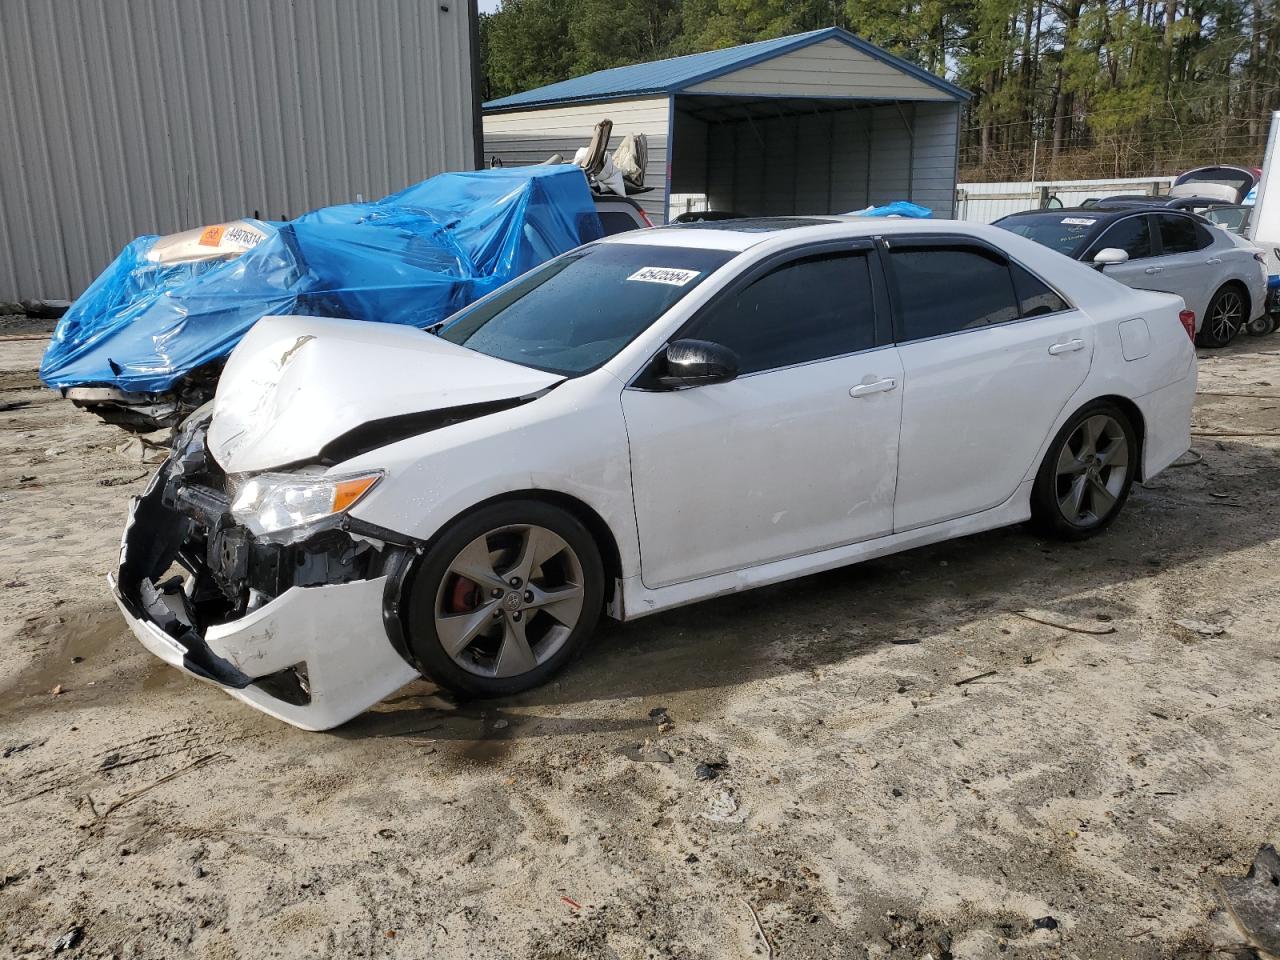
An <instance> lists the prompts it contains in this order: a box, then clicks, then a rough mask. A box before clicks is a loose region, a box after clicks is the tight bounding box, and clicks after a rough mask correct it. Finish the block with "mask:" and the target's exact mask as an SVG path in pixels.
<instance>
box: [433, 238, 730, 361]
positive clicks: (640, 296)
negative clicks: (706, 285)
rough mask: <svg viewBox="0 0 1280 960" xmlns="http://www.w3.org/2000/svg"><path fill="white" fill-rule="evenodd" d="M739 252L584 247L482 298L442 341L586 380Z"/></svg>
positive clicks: (452, 323) (602, 245)
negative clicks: (585, 376) (585, 374)
mask: <svg viewBox="0 0 1280 960" xmlns="http://www.w3.org/2000/svg"><path fill="white" fill-rule="evenodd" d="M736 255H737V254H735V253H734V252H732V251H727V250H697V249H689V248H685V247H667V246H647V245H641V244H633V243H596V244H592V245H590V246H587V247H580V248H579V249H577V250H574V251H571V252H570V253H566V254H565V255H564V256H561V257H557V258H556V259H555V260H552V261H551V262H549V263H545V264H543V265H542V266H540V267H536V268H535V269H533V270H531V271H529V272H528V273H526V274H525V275H524V276H523V277H520V278H519V279H518V280H513V281H512V282H511V283H509V284H507V285H506V286H505V287H502V288H501V289H500V290H498V291H497V292H496V293H495V294H493V295H492V296H490V297H486V298H485V299H483V300H480V301H477V302H476V303H475V304H474V305H473V306H471V307H468V308H467V309H465V310H463V311H462V312H461V313H459V314H457V315H456V316H455V317H454V318H453V319H451V320H450V321H449V322H448V323H447V324H446V325H445V326H444V327H443V328H442V329H441V330H440V337H441V339H443V340H448V341H449V342H450V343H456V344H459V345H460V346H464V347H468V348H469V349H471V350H475V351H476V352H477V353H483V354H487V355H488V356H491V357H497V358H498V359H500V360H509V361H511V362H512V363H519V364H523V365H524V366H527V367H533V368H535V369H538V370H546V371H547V372H549V373H559V374H563V375H564V376H567V377H575V376H580V375H581V374H584V373H588V372H590V371H591V370H594V369H596V368H597V367H599V366H600V365H601V364H604V363H607V362H608V361H609V360H611V359H613V357H614V356H615V355H616V354H617V353H618V351H619V350H621V349H622V348H623V347H625V346H626V345H627V344H629V343H630V342H631V341H632V340H634V339H635V338H636V337H637V336H639V335H640V334H641V333H642V332H643V331H644V330H646V329H647V328H648V327H649V326H650V325H651V324H652V323H653V322H654V321H655V320H657V319H658V318H659V317H661V316H662V315H663V314H664V313H666V312H667V311H668V310H670V309H671V307H672V306H674V305H675V304H676V303H677V302H678V301H679V300H681V299H682V298H683V297H685V296H687V295H688V294H689V292H690V291H692V290H693V289H694V288H695V287H697V286H698V285H699V284H701V283H702V282H703V281H704V280H706V278H707V277H708V276H710V275H711V273H713V272H714V271H715V270H716V269H718V268H719V267H721V266H723V265H724V264H725V263H727V262H728V261H729V260H730V259H732V258H733V257H734V256H736Z"/></svg>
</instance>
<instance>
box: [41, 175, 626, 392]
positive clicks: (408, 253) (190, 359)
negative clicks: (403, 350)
mask: <svg viewBox="0 0 1280 960" xmlns="http://www.w3.org/2000/svg"><path fill="white" fill-rule="evenodd" d="M240 223H241V224H242V225H243V226H244V235H246V236H250V237H252V236H254V235H255V234H254V231H257V232H259V233H260V234H262V235H265V236H264V238H263V239H262V240H261V241H260V242H258V243H257V244H256V246H252V247H251V248H250V249H248V250H246V251H245V252H244V253H241V254H240V255H239V256H235V257H234V258H232V259H220V260H203V261H198V262H186V263H157V262H154V258H150V259H149V258H148V254H149V253H151V252H152V250H153V248H154V247H155V245H156V244H157V242H159V241H161V240H162V239H163V238H160V237H154V236H147V237H139V238H138V239H137V240H134V241H133V242H132V243H130V244H129V245H128V246H127V247H125V249H124V251H123V252H122V253H121V254H120V256H119V257H117V258H116V260H115V261H114V262H113V263H112V264H111V265H110V266H109V267H107V269H106V270H105V271H103V273H102V275H101V276H99V277H98V279H97V280H95V281H94V282H93V284H92V285H91V286H90V287H89V289H88V290H86V291H85V292H84V294H82V295H81V296H80V298H79V299H78V300H76V302H75V303H74V304H72V305H71V309H70V310H68V311H67V312H66V314H65V315H64V316H63V318H62V320H61V321H60V322H59V323H58V326H57V329H56V330H55V331H54V334H53V341H52V342H51V343H50V344H49V349H48V350H47V351H45V355H44V359H43V361H42V362H41V364H40V379H42V380H43V381H44V382H45V383H46V384H48V385H49V386H50V387H55V388H61V387H73V386H87V385H91V384H92V385H99V384H106V385H111V386H115V387H118V388H120V389H122V390H127V391H130V392H147V393H149V392H157V393H158V392H163V391H166V390H169V389H170V388H172V387H173V386H174V384H175V383H176V382H177V381H179V380H180V379H181V378H182V377H183V376H184V375H186V374H188V373H190V372H191V371H193V370H195V369H197V368H199V367H202V366H204V365H205V364H208V363H210V362H212V361H215V360H219V359H221V358H223V357H225V356H226V355H227V354H229V353H230V352H231V350H232V348H233V347H234V346H235V345H236V344H237V343H238V342H239V341H240V338H241V337H243V336H244V334H245V333H246V332H247V331H248V330H249V328H250V327H251V326H253V324H254V323H255V322H256V321H257V320H259V319H261V318H262V317H266V316H272V315H279V314H306V315H314V316H339V317H351V318H354V319H357V320H378V321H383V322H387V323H404V324H410V325H412V326H416V327H427V326H430V325H431V324H433V323H436V322H437V321H440V320H443V319H444V318H445V317H447V316H449V315H450V314H452V313H453V312H454V311H456V310H458V309H460V308H462V307H464V306H466V305H467V304H468V303H471V302H472V301H473V300H476V299H478V298H479V297H482V296H484V295H485V294H486V293H488V292H489V291H491V290H494V289H496V288H497V287H499V286H501V285H502V284H504V283H506V282H507V281H508V280H510V279H512V278H514V277H517V276H519V275H520V274H522V273H524V272H525V271H527V270H529V269H531V268H533V267H535V266H537V265H538V264H539V263H542V262H544V261H546V260H549V259H550V258H552V257H554V256H556V255H557V254H560V253H563V252H564V251H566V250H571V249H573V248H574V247H576V246H579V245H580V244H582V243H586V242H587V241H590V240H595V239H598V238H599V237H600V236H601V229H600V220H599V217H598V216H597V215H596V210H595V204H594V203H593V201H592V199H591V193H590V190H589V189H588V187H587V181H586V177H584V176H583V173H582V171H581V170H580V169H578V168H577V167H575V166H570V165H560V166H548V167H522V168H513V169H497V170H481V171H477V172H473V173H445V174H441V175H439V176H437V177H432V178H431V179H430V180H427V181H424V182H423V183H419V184H416V185H414V186H412V187H409V188H408V189H406V190H402V191H400V192H399V193H394V194H392V195H391V196H389V197H384V198H383V199H381V200H378V201H375V202H372V203H351V204H345V205H342V206H336V207H324V208H322V209H320V210H314V211H312V212H311V213H307V214H304V215H302V216H301V217H298V218H297V219H296V220H290V221H288V222H284V223H267V222H264V221H257V220H245V221H240ZM215 229H216V228H215ZM231 229H234V227H233V228H231ZM222 235H223V234H222V232H221V231H220V232H218V233H217V234H216V236H218V237H221V236H222Z"/></svg>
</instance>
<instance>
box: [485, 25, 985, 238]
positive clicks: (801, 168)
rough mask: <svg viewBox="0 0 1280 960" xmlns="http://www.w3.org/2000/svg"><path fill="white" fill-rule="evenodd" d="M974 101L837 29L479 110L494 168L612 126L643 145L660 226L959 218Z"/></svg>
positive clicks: (616, 73) (579, 81)
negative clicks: (598, 126) (694, 216)
mask: <svg viewBox="0 0 1280 960" xmlns="http://www.w3.org/2000/svg"><path fill="white" fill-rule="evenodd" d="M968 96H969V95H968V93H967V92H966V91H964V90H962V89H960V88H959V87H957V86H955V85H953V84H951V83H948V82H947V81H946V80H943V79H942V78H940V77H936V76H934V75H933V74H931V73H929V72H928V71H926V70H923V69H921V68H920V67H918V66H916V65H914V64H911V63H908V62H907V61H905V60H902V59H901V58H899V57H895V56H893V55H892V54H890V53H888V52H887V51H884V50H881V49H880V48H879V47H876V46H875V45H873V44H870V43H868V42H867V41H865V40H863V39H861V38H859V37H856V36H854V35H853V34H851V33H849V32H848V31H846V30H841V29H839V28H837V27H831V28H828V29H825V30H816V31H813V32H811V33H803V34H797V35H795V36H790V37H781V38H778V39H776V40H764V41H761V42H759V43H751V44H745V45H743V46H739V47H731V48H729V49H726V50H713V51H710V52H707V53H699V54H693V55H691V56H687V57H677V58H674V59H671V60H660V61H655V62H651V63H642V64H636V65H634V66H629V67H615V68H613V69H610V70H601V71H598V72H596V73H592V74H588V75H586V76H582V77H576V78H574V79H572V80H565V81H562V82H560V83H554V84H550V85H548V86H545V87H539V88H537V89H535V90H529V91H526V92H524V93H519V94H514V95H512V96H509V97H503V98H502V99H499V100H491V101H489V102H488V103H486V104H485V105H484V144H485V156H486V159H487V161H488V162H490V163H492V162H493V161H494V160H499V161H501V162H502V163H504V164H507V165H511V164H522V163H540V162H542V161H543V160H546V159H547V157H549V156H551V155H552V154H554V153H559V154H561V155H563V156H565V157H566V158H568V157H572V156H573V152H574V150H576V149H577V148H578V147H579V146H582V145H584V144H585V143H586V142H587V140H588V138H589V137H590V134H591V129H592V127H593V126H594V124H595V123H596V122H597V121H598V120H601V119H603V118H606V117H607V118H609V119H610V120H612V121H613V124H614V126H613V138H614V139H613V142H612V143H611V147H616V146H617V143H618V141H620V140H621V138H622V137H624V136H626V135H627V134H629V133H644V134H646V136H647V138H648V141H649V166H648V169H647V177H646V185H652V186H653V188H654V189H653V190H651V191H650V192H648V193H645V194H642V195H640V196H637V197H636V199H637V200H639V201H640V202H641V203H642V204H643V205H644V207H645V208H646V210H647V211H648V212H649V214H650V216H651V217H653V218H654V219H655V220H658V219H661V220H664V221H665V220H667V219H669V218H671V217H674V216H676V215H678V214H680V213H683V212H685V210H686V209H701V208H707V209H712V210H725V211H732V212H735V213H739V214H744V215H748V216H765V215H780V214H816V213H843V212H847V211H850V210H858V209H862V208H863V207H866V206H868V205H871V204H880V203H888V202H890V201H893V200H910V201H913V202H915V203H919V204H922V205H924V206H927V207H930V208H931V209H932V210H933V212H934V215H935V216H939V217H949V216H951V215H952V211H953V205H954V201H955V184H956V161H957V157H958V146H959V137H960V108H961V105H962V104H963V103H964V101H965V100H966V99H968Z"/></svg>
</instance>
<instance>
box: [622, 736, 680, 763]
mask: <svg viewBox="0 0 1280 960" xmlns="http://www.w3.org/2000/svg"><path fill="white" fill-rule="evenodd" d="M618 752H619V753H620V754H622V755H623V756H624V757H626V758H627V759H628V760H636V761H639V762H641V763H670V762H671V754H669V753H667V751H665V750H662V749H660V748H658V747H655V746H654V745H653V743H652V742H651V741H649V740H646V741H645V742H644V743H629V744H627V745H626V746H622V747H619V748H618Z"/></svg>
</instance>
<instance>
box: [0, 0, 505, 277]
mask: <svg viewBox="0 0 1280 960" xmlns="http://www.w3.org/2000/svg"><path fill="white" fill-rule="evenodd" d="M477 24H478V18H477V14H476V10H475V0H437V2H433V3H422V2H420V0H368V2H363V0H362V2H360V3H352V2H350V0H306V2H304V3H299V2H296V0H166V2H163V3H155V2H143V0H57V2H51V0H2V2H0V131H3V132H2V133H0V302H6V301H11V300H18V299H21V298H33V299H36V298H51V299H61V298H69V297H73V296H76V295H78V294H79V293H80V292H81V291H83V290H84V288H85V287H86V286H87V285H88V283H89V282H90V281H91V280H93V278H94V277H95V276H97V274H98V273H99V272H101V270H102V269H103V268H104V267H105V266H106V265H107V264H108V263H109V262H110V261H111V260H112V258H113V257H115V256H116V254H117V253H118V252H119V251H120V249H121V248H122V247H123V246H124V245H125V244H126V243H128V242H129V240H131V239H132V238H133V237H135V236H138V235H140V234H148V233H157V234H165V233H172V232H174V231H177V230H185V229H189V228H191V227H196V226H200V225H202V224H206V223H216V222H219V221H222V220H227V219H232V218H235V217H240V216H246V215H248V216H257V217H260V218H262V219H280V218H286V217H295V216H298V215H299V214H301V213H304V212H306V211H307V210H311V209H314V208H315V207H321V206H326V205H328V204H333V203H345V202H347V201H351V200H355V199H356V198H357V197H358V196H363V197H364V198H365V199H367V200H372V199H375V198H377V197H380V196H384V195H385V194H387V193H390V192H392V191H394V190H399V189H401V188H403V187H405V186H408V185H409V184H411V183H415V182H417V181H419V180H424V179H426V178H427V177H430V176H432V175H434V174H437V173H440V172H441V171H444V170H472V169H475V168H476V166H477V165H478V159H479V154H478V151H479V146H480V138H479V123H480V113H479V104H478V102H477V93H476V92H477V91H478V89H479V84H478V83H477V80H476V73H475V71H476V69H477V66H478V61H477V53H476V48H477V41H476V28H477Z"/></svg>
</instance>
